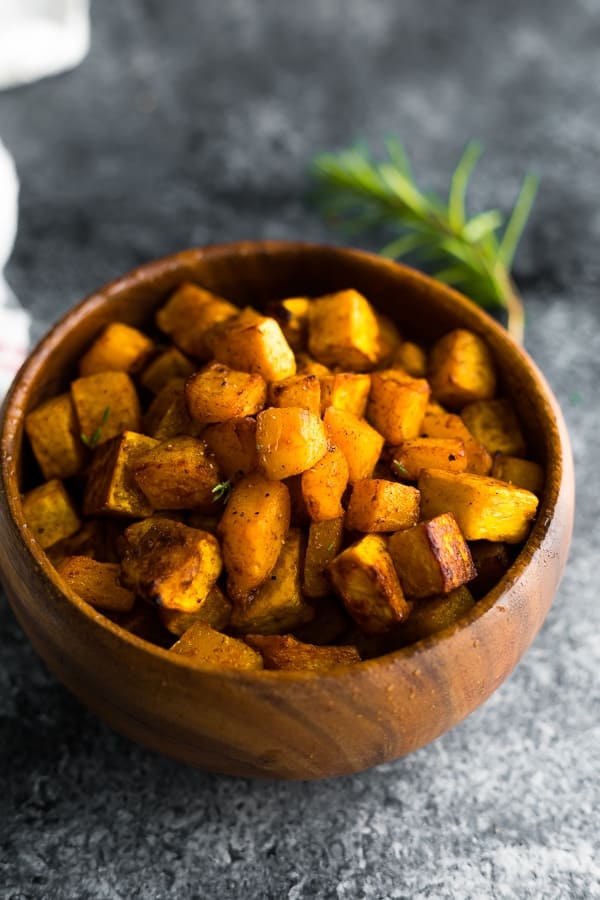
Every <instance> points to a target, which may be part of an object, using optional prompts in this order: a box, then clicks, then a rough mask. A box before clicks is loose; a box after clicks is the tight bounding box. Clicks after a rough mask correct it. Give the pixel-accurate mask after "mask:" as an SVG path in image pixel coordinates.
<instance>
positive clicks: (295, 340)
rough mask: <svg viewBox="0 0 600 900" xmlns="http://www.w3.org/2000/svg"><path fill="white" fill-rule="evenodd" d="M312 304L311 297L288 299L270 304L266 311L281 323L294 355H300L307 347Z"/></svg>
mask: <svg viewBox="0 0 600 900" xmlns="http://www.w3.org/2000/svg"><path fill="white" fill-rule="evenodd" d="M310 302H311V301H310V298H309V297H286V298H285V300H280V301H279V302H278V303H270V304H269V306H268V307H267V310H266V313H267V315H269V316H272V317H273V318H274V319H275V320H276V321H277V322H278V323H279V326H280V328H281V330H282V332H283V336H284V338H285V339H286V341H287V342H288V344H289V345H290V347H291V348H292V350H293V351H294V353H299V352H301V351H302V350H304V348H305V347H306V341H307V339H308V308H309V306H310Z"/></svg>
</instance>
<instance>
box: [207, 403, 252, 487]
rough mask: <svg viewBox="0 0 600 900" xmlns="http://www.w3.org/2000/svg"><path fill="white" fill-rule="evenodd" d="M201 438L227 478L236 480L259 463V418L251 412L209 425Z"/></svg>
mask: <svg viewBox="0 0 600 900" xmlns="http://www.w3.org/2000/svg"><path fill="white" fill-rule="evenodd" d="M202 439H203V440H204V442H205V443H206V445H207V447H208V448H209V450H210V451H211V453H213V454H214V457H215V460H216V461H217V465H218V467H219V469H220V471H221V472H223V474H224V476H225V478H226V479H227V480H228V481H237V480H238V479H239V478H241V477H242V475H248V474H249V473H250V472H253V471H254V470H255V469H256V468H257V467H258V453H257V450H256V419H253V418H252V417H251V416H242V417H241V418H235V419H227V421H226V422H219V423H218V424H216V425H208V426H207V427H206V428H205V429H204V431H203V432H202Z"/></svg>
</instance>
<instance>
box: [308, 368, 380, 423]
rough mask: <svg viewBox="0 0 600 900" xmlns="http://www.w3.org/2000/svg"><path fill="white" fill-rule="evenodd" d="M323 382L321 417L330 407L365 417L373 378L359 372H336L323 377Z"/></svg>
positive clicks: (321, 380)
mask: <svg viewBox="0 0 600 900" xmlns="http://www.w3.org/2000/svg"><path fill="white" fill-rule="evenodd" d="M320 382H321V415H324V413H325V410H326V409H327V407H328V406H335V408H336V409H345V410H346V412H350V413H352V414H353V415H355V416H364V414H365V411H366V409H367V401H368V399H369V391H370V390H371V376H370V375H366V374H360V373H358V372H335V373H332V374H331V375H323V376H322V377H321V378H320Z"/></svg>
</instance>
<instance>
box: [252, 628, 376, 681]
mask: <svg viewBox="0 0 600 900" xmlns="http://www.w3.org/2000/svg"><path fill="white" fill-rule="evenodd" d="M244 640H245V641H246V643H247V644H249V645H250V646H251V647H253V648H254V649H255V650H258V652H259V653H260V654H261V656H262V658H263V662H264V666H265V669H282V670H286V671H291V672H297V671H307V672H329V671H330V670H331V669H335V668H337V667H338V666H351V665H354V663H357V662H360V656H359V654H358V650H357V649H356V647H353V646H346V647H344V646H341V645H340V646H329V647H328V646H320V647H318V646H316V645H315V644H304V643H302V641H299V640H297V639H296V638H295V637H293V636H292V635H291V634H270V635H266V634H265V635H262V634H247V635H246V637H245V638H244Z"/></svg>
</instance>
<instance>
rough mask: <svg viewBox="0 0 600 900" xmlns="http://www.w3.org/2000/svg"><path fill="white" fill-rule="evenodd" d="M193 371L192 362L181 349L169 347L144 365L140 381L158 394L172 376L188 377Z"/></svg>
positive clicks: (171, 379)
mask: <svg viewBox="0 0 600 900" xmlns="http://www.w3.org/2000/svg"><path fill="white" fill-rule="evenodd" d="M194 371H195V367H194V365H193V363H191V362H190V360H189V359H188V358H187V356H185V355H184V354H183V353H182V352H181V350H178V349H177V347H169V348H168V349H167V350H164V351H163V352H162V353H161V354H160V355H159V356H157V357H156V359H153V360H152V362H151V363H149V364H148V365H147V366H146V368H145V369H144V371H143V372H142V375H141V377H140V383H141V384H142V385H143V386H144V387H145V388H147V390H149V391H151V393H153V394H158V393H159V392H160V391H162V389H163V388H164V387H165V386H166V385H167V384H169V382H170V381H173V379H174V378H183V379H185V378H188V377H189V376H190V375H192V374H193V373H194Z"/></svg>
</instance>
